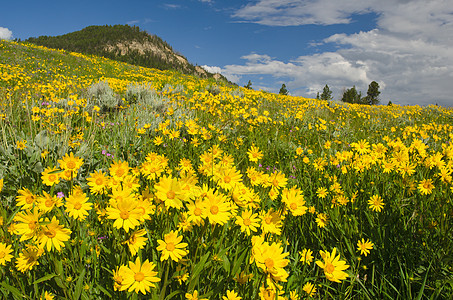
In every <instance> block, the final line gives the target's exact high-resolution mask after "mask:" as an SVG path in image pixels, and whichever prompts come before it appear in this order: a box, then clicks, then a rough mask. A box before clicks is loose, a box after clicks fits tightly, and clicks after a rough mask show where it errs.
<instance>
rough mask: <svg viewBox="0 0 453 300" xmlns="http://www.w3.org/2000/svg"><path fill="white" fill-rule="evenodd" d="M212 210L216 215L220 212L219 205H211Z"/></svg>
mask: <svg viewBox="0 0 453 300" xmlns="http://www.w3.org/2000/svg"><path fill="white" fill-rule="evenodd" d="M210 211H211V214H213V215H216V214H218V213H219V207H218V206H217V205H213V206H211V209H210Z"/></svg>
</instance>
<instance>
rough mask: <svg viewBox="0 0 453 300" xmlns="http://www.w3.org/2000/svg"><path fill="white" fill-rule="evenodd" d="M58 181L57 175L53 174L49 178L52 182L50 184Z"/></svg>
mask: <svg viewBox="0 0 453 300" xmlns="http://www.w3.org/2000/svg"><path fill="white" fill-rule="evenodd" d="M57 179H58V177H57V176H56V175H55V174H51V175H50V176H49V181H50V182H53V181H57Z"/></svg>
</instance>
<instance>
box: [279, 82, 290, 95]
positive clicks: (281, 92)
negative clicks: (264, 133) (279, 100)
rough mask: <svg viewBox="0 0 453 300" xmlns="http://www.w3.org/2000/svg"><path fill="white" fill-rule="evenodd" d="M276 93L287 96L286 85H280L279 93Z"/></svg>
mask: <svg viewBox="0 0 453 300" xmlns="http://www.w3.org/2000/svg"><path fill="white" fill-rule="evenodd" d="M278 93H279V94H280V95H288V94H289V92H288V90H287V89H286V85H285V84H284V83H283V84H282V87H281V88H280V91H279V92H278Z"/></svg>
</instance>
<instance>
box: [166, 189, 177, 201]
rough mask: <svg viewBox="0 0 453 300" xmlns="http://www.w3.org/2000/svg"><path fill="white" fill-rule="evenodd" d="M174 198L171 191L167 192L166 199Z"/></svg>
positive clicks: (173, 193)
mask: <svg viewBox="0 0 453 300" xmlns="http://www.w3.org/2000/svg"><path fill="white" fill-rule="evenodd" d="M175 196H176V194H175V192H173V191H168V192H167V198H168V199H175Z"/></svg>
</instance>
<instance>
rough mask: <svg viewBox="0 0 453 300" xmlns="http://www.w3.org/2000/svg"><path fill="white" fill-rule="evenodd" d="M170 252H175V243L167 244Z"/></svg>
mask: <svg viewBox="0 0 453 300" xmlns="http://www.w3.org/2000/svg"><path fill="white" fill-rule="evenodd" d="M165 248H166V249H167V250H168V251H173V250H175V244H173V243H167V246H166V247H165Z"/></svg>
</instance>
